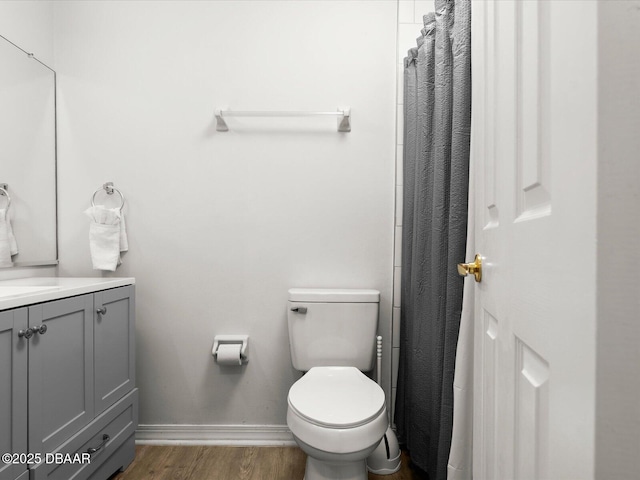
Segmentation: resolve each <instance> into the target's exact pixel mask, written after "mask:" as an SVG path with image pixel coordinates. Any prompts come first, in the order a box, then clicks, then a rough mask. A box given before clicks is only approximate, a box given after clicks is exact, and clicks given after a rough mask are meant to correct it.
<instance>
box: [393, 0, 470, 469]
mask: <svg viewBox="0 0 640 480" xmlns="http://www.w3.org/2000/svg"><path fill="white" fill-rule="evenodd" d="M424 27H425V28H424V29H423V30H422V36H421V37H419V38H418V40H417V43H418V46H417V48H413V49H411V50H409V53H408V56H407V58H405V79H404V80H405V84H404V87H405V89H404V106H405V110H404V125H405V134H404V167H403V168H404V193H403V195H404V197H403V231H402V292H401V321H400V364H399V372H398V385H397V393H396V414H395V423H396V426H397V429H398V434H399V438H400V441H401V443H403V444H405V445H406V447H407V448H408V449H409V452H410V455H411V460H412V461H413V463H415V464H416V465H417V466H419V467H420V468H422V469H423V470H425V471H426V472H427V473H428V474H429V478H430V480H441V479H445V478H446V477H447V460H448V458H449V449H450V446H451V432H452V424H453V377H454V366H455V356H456V345H457V341H458V331H459V326H460V314H461V310H462V291H463V279H462V277H460V276H458V273H457V270H456V264H457V263H459V262H462V261H464V256H465V244H466V238H467V202H468V197H467V195H468V186H469V143H470V130H471V5H470V0H435V14H433V13H431V14H428V15H425V17H424Z"/></svg>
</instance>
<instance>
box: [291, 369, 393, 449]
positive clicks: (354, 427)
mask: <svg viewBox="0 0 640 480" xmlns="http://www.w3.org/2000/svg"><path fill="white" fill-rule="evenodd" d="M288 404H289V408H288V411H287V424H288V425H289V429H290V430H291V432H292V433H293V435H294V436H295V437H297V438H298V439H300V440H302V441H303V442H304V443H306V444H308V445H310V446H312V447H314V448H316V449H318V450H322V451H325V452H330V453H353V452H358V451H360V450H364V449H366V448H369V447H370V446H371V445H373V444H377V442H379V441H380V439H381V438H382V436H383V435H384V432H385V431H386V429H387V423H388V422H387V415H386V406H385V395H384V391H383V390H382V388H380V386H379V385H378V384H376V383H375V382H373V381H372V380H371V379H369V378H368V377H367V376H365V375H364V374H363V373H362V372H361V371H360V370H358V369H357V368H354V367H314V368H312V369H311V370H309V372H307V374H306V375H305V376H303V377H302V378H301V379H300V380H298V381H297V382H296V383H295V384H294V385H293V386H292V387H291V389H290V390H289V396H288Z"/></svg>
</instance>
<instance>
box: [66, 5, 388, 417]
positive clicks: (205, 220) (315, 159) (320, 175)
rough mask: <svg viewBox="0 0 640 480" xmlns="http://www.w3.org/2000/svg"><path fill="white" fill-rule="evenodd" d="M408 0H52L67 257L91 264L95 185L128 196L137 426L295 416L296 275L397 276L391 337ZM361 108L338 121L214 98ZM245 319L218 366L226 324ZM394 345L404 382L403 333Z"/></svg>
mask: <svg viewBox="0 0 640 480" xmlns="http://www.w3.org/2000/svg"><path fill="white" fill-rule="evenodd" d="M395 38H396V2H395V1H368V2H360V1H358V2H353V1H314V2H287V1H284V2H278V1H270V2H263V1H257V2H250V1H246V2H245V1H243V2H224V1H220V2H149V1H145V2H56V3H55V47H56V48H55V52H56V54H55V55H56V56H55V67H56V69H57V71H58V81H59V91H58V94H59V97H58V107H59V112H58V115H59V130H58V134H59V154H60V169H59V178H60V261H61V266H60V273H61V274H62V275H65V276H90V275H95V274H96V273H95V272H94V271H92V270H91V264H90V258H89V250H88V244H87V229H88V225H87V219H86V218H85V217H84V215H83V214H82V211H83V210H84V209H85V208H86V207H87V206H88V202H89V199H90V196H91V194H92V193H93V191H94V190H95V189H96V188H98V187H99V186H100V185H101V184H102V183H104V182H106V181H114V182H115V185H116V187H117V188H120V189H121V190H122V191H123V193H124V194H125V195H126V197H127V209H126V214H127V222H128V230H129V245H130V251H129V253H127V254H126V255H125V256H124V259H123V261H124V264H123V265H122V266H121V267H120V268H119V269H118V271H117V272H116V275H117V276H135V277H136V280H137V287H136V292H137V295H138V297H137V334H138V340H137V347H138V369H137V371H138V377H137V378H138V383H139V387H140V423H141V424H152V425H166V424H197V425H220V424H231V425H283V424H285V414H286V395H287V391H288V388H289V386H290V385H291V384H292V383H293V382H294V381H295V379H296V378H297V377H298V375H299V374H298V373H297V372H295V371H294V370H293V369H292V367H291V362H290V357H289V344H288V341H289V340H288V332H287V324H286V310H285V304H286V298H287V297H286V295H287V294H286V292H287V289H288V288H289V287H294V286H295V287H301V286H302V287H364V288H377V289H379V290H380V291H381V292H382V295H381V298H382V301H381V302H382V303H381V314H380V332H381V334H382V335H384V336H385V338H387V339H389V340H390V338H391V310H392V269H393V225H394V223H393V221H394V220H393V215H394V208H393V207H394V159H395V123H394V119H395V105H394V104H395V93H396V92H395V69H394V65H395V60H396V52H395ZM217 106H228V107H231V108H236V109H278V110H327V109H335V108H336V107H339V106H351V107H352V109H353V131H352V132H351V133H349V134H338V133H337V132H336V127H335V121H333V119H332V120H326V119H322V120H304V119H303V120H300V119H296V120H276V121H266V120H260V119H252V120H249V119H242V120H237V121H235V122H234V121H230V122H229V125H230V129H231V131H230V132H228V133H217V132H216V131H215V128H214V116H213V113H214V108H215V107H217ZM233 333H239V334H249V335H250V336H251V339H250V350H249V355H250V362H249V364H248V365H247V366H246V367H243V368H238V369H236V370H230V369H221V368H220V367H218V366H217V365H216V364H215V363H214V362H213V359H212V356H211V347H212V343H213V337H214V335H216V334H233ZM386 345H387V346H386V351H385V359H386V362H385V368H384V372H383V373H384V378H385V388H386V390H387V391H388V392H389V391H390V388H389V387H390V383H391V376H390V368H389V364H390V357H391V355H390V353H391V342H390V341H389V342H387V344H386Z"/></svg>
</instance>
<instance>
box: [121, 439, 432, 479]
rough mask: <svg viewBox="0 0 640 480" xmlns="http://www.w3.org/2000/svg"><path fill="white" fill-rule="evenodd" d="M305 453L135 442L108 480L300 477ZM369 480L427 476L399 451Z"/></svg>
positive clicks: (263, 448) (280, 448)
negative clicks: (396, 467)
mask: <svg viewBox="0 0 640 480" xmlns="http://www.w3.org/2000/svg"><path fill="white" fill-rule="evenodd" d="M305 461H306V455H305V454H304V452H303V451H302V450H300V449H299V448H297V447H211V446H188V447H182V446H151V445H138V446H137V447H136V458H135V460H134V461H133V463H132V464H131V465H130V466H129V468H127V469H126V470H125V471H124V472H121V473H117V474H115V475H114V476H112V477H111V478H110V479H109V480H302V478H303V477H304V465H305ZM369 480H427V477H426V475H424V474H421V473H420V472H419V471H417V470H414V469H413V468H412V467H411V460H410V459H409V456H408V455H407V454H406V453H405V452H403V453H402V467H401V469H400V471H398V472H397V473H395V474H393V475H384V476H383V475H374V474H372V473H370V474H369Z"/></svg>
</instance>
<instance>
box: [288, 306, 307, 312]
mask: <svg viewBox="0 0 640 480" xmlns="http://www.w3.org/2000/svg"><path fill="white" fill-rule="evenodd" d="M291 311H292V312H298V313H307V307H291Z"/></svg>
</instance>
